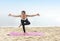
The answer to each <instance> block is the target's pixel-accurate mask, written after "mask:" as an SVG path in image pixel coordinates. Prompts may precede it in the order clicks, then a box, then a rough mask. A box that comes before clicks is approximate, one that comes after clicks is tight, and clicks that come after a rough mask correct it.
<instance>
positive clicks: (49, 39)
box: [0, 27, 60, 41]
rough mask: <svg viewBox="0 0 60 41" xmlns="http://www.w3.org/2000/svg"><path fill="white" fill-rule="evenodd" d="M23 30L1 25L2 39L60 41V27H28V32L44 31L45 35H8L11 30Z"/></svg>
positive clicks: (10, 40)
mask: <svg viewBox="0 0 60 41" xmlns="http://www.w3.org/2000/svg"><path fill="white" fill-rule="evenodd" d="M13 31H14V32H23V31H22V28H18V27H16V28H15V27H0V41H60V27H31V28H30V27H26V31H27V32H43V33H44V36H8V35H7V34H8V33H9V32H13Z"/></svg>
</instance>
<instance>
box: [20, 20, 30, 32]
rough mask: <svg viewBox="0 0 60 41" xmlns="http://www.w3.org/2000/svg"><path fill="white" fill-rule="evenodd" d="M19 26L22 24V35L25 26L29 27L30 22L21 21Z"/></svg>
mask: <svg viewBox="0 0 60 41" xmlns="http://www.w3.org/2000/svg"><path fill="white" fill-rule="evenodd" d="M21 24H22V27H23V31H24V33H25V32H26V30H25V25H29V24H30V22H29V21H28V19H26V20H21Z"/></svg>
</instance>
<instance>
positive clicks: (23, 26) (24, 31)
mask: <svg viewBox="0 0 60 41" xmlns="http://www.w3.org/2000/svg"><path fill="white" fill-rule="evenodd" d="M22 27H23V31H24V33H26V30H25V25H22Z"/></svg>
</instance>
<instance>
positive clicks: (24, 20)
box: [9, 11, 40, 33]
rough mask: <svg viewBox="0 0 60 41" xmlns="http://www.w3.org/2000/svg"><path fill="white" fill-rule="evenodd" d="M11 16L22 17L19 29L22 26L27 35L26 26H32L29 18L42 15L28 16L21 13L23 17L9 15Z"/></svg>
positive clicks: (23, 12)
mask: <svg viewBox="0 0 60 41" xmlns="http://www.w3.org/2000/svg"><path fill="white" fill-rule="evenodd" d="M9 16H12V17H21V24H20V25H19V27H20V26H22V27H23V31H24V33H26V30H25V25H29V24H30V22H29V20H28V18H27V17H34V16H40V15H39V14H35V15H26V12H25V11H21V15H12V14H9Z"/></svg>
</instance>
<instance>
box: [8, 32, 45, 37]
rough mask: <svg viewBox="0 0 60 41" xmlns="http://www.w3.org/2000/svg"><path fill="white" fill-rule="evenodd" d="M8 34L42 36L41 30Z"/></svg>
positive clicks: (10, 34)
mask: <svg viewBox="0 0 60 41" xmlns="http://www.w3.org/2000/svg"><path fill="white" fill-rule="evenodd" d="M7 35H9V36H44V33H43V32H26V33H23V32H10V33H9V34H7Z"/></svg>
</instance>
